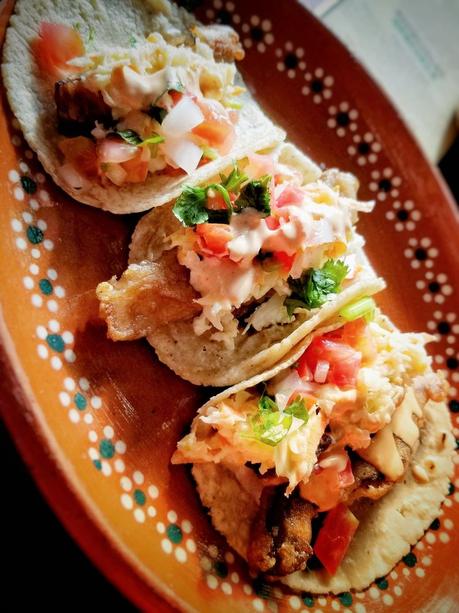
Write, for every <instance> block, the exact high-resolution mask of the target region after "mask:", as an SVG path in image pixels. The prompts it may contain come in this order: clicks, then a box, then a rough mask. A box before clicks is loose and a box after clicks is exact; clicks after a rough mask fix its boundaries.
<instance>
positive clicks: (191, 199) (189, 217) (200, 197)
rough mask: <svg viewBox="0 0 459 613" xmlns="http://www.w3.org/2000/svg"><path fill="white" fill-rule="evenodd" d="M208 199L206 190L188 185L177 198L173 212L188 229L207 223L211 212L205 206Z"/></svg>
mask: <svg viewBox="0 0 459 613" xmlns="http://www.w3.org/2000/svg"><path fill="white" fill-rule="evenodd" d="M206 199H207V196H206V190H205V189H203V188H202V187H191V186H190V185H187V186H186V187H185V189H184V190H183V192H182V193H181V194H180V196H179V197H178V198H177V200H176V202H175V204H174V207H173V209H172V212H173V213H174V215H175V216H176V217H177V219H178V220H179V221H180V222H181V223H182V224H183V225H184V226H186V227H188V228H189V227H191V226H195V225H197V224H200V223H205V222H206V221H208V219H209V212H208V211H207V209H206V206H205V205H206ZM225 212H226V211H225Z"/></svg>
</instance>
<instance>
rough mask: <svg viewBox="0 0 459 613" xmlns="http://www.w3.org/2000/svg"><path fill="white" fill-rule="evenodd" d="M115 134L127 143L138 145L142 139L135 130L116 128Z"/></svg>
mask: <svg viewBox="0 0 459 613" xmlns="http://www.w3.org/2000/svg"><path fill="white" fill-rule="evenodd" d="M116 134H118V136H121V138H122V139H123V140H124V141H126V142H127V143H128V144H129V145H134V146H137V145H140V143H141V142H142V139H141V138H140V136H139V135H138V134H137V132H136V131H135V130H117V131H116Z"/></svg>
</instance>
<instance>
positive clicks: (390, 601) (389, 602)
mask: <svg viewBox="0 0 459 613" xmlns="http://www.w3.org/2000/svg"><path fill="white" fill-rule="evenodd" d="M382 601H383V603H384V604H386V605H387V606H389V607H390V606H391V605H393V604H394V599H393V598H392V596H391V595H390V594H384V596H383V597H382Z"/></svg>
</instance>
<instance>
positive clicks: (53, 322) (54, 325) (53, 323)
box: [48, 319, 61, 332]
mask: <svg viewBox="0 0 459 613" xmlns="http://www.w3.org/2000/svg"><path fill="white" fill-rule="evenodd" d="M60 327H61V326H60V324H59V322H58V321H57V319H50V321H48V328H49V329H50V330H51V332H59V329H60Z"/></svg>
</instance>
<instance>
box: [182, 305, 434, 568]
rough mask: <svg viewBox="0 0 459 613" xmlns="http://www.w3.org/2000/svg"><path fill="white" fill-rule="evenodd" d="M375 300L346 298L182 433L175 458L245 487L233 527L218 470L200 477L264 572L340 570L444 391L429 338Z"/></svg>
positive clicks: (233, 539) (217, 518)
mask: <svg viewBox="0 0 459 613" xmlns="http://www.w3.org/2000/svg"><path fill="white" fill-rule="evenodd" d="M365 300H366V301H367V302H366V306H365ZM371 302H372V301H371V299H363V300H360V301H359V302H358V303H356V304H351V305H350V306H348V307H345V308H344V309H343V310H342V311H341V312H340V315H339V317H338V318H336V319H335V321H334V323H333V322H332V323H331V324H330V325H328V326H327V327H326V328H325V329H323V330H321V331H317V332H316V333H315V334H314V335H313V336H312V338H310V339H309V341H310V342H309V344H308V345H307V347H306V349H305V350H304V352H303V353H300V355H299V357H297V356H294V357H295V360H296V361H295V362H294V363H293V364H292V363H291V365H290V366H288V367H286V368H283V369H282V370H280V372H279V369H277V374H275V375H274V376H272V377H271V378H270V379H268V380H267V381H265V382H262V383H259V384H258V385H255V386H252V387H248V388H246V389H241V388H240V386H239V391H238V390H237V389H235V391H234V392H233V393H230V394H229V395H225V393H222V394H221V395H220V396H217V397H216V402H214V401H213V400H211V401H209V402H208V403H207V405H205V406H204V407H203V408H202V409H201V410H200V411H199V413H198V415H197V417H196V418H195V419H194V421H193V423H192V426H191V432H190V433H189V434H188V435H187V436H185V437H184V438H183V439H182V440H181V441H180V442H179V443H178V446H177V450H176V452H175V454H174V456H173V458H172V462H173V463H176V464H180V463H188V462H191V463H193V464H195V468H194V471H196V470H197V469H199V467H200V466H201V465H202V466H203V470H204V471H205V470H206V467H212V466H215V467H220V469H221V470H220V478H221V479H222V480H225V479H227V480H228V483H230V482H234V483H237V485H238V487H239V489H240V492H241V496H245V497H246V498H247V501H246V505H245V506H246V509H250V511H248V510H247V519H246V521H245V525H244V521H243V520H241V527H240V528H237V530H235V531H234V533H233V535H232V534H230V532H231V530H229V529H228V526H227V525H225V523H223V522H222V521H221V515H219V513H218V512H217V510H216V509H213V508H212V500H211V499H210V498H211V496H207V497H206V493H205V492H206V488H207V487H210V485H208V483H210V482H211V481H212V479H210V478H208V479H207V481H206V480H201V481H200V480H199V479H198V484H199V486H200V494H201V497H202V498H203V502H204V504H206V505H207V506H210V511H211V515H212V518H213V520H214V523H215V525H216V527H217V529H219V530H220V531H221V532H223V534H225V535H226V536H228V538H229V541H230V544H232V545H233V546H234V547H235V548H236V549H237V550H238V551H239V553H240V554H241V555H243V556H244V557H245V558H246V559H247V560H248V563H249V566H250V567H251V570H252V571H254V572H257V573H267V574H269V575H271V576H276V577H282V576H285V575H289V574H291V573H293V572H295V571H300V570H305V569H306V568H313V569H317V568H320V567H321V568H324V569H325V571H326V572H327V573H328V575H330V576H333V575H334V574H335V573H336V571H337V569H338V568H339V566H340V564H341V562H342V560H343V559H344V557H345V555H346V552H347V550H348V547H349V546H350V544H351V542H352V540H353V537H354V535H355V533H356V531H357V530H358V527H359V521H360V519H359V518H360V517H361V513H362V509H364V508H365V504H367V503H370V504H371V501H376V500H379V499H381V498H383V497H384V496H386V495H387V494H388V492H389V491H390V490H391V489H392V488H394V487H395V486H396V484H397V483H398V482H400V481H401V480H402V479H403V478H404V475H405V474H406V471H407V469H408V467H409V466H410V464H411V462H412V459H413V456H414V454H415V453H416V451H417V448H418V446H419V444H420V433H421V432H422V429H423V427H424V417H423V407H424V405H425V404H426V402H427V401H428V400H434V401H436V402H438V401H441V400H443V399H444V383H443V379H442V378H441V377H440V376H438V375H436V374H434V373H433V372H432V370H431V359H430V358H429V357H428V355H427V353H426V351H425V348H424V345H425V343H426V342H428V341H429V340H431V338H430V337H429V336H428V335H425V334H407V333H401V332H398V331H397V330H395V329H394V328H393V327H391V325H390V324H389V323H388V322H387V320H385V318H383V317H382V316H381V315H380V314H377V316H376V317H375V318H373V313H372V306H371V304H370V303H371ZM290 362H291V361H290ZM445 436H446V435H445ZM417 468H418V470H419V477H420V478H422V471H423V470H424V469H422V468H421V467H417ZM195 475H196V477H197V478H198V475H199V473H198V472H195ZM225 475H226V477H225ZM220 487H221V488H222V490H224V489H225V486H224V485H222V484H221V485H220ZM233 495H234V492H233Z"/></svg>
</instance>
